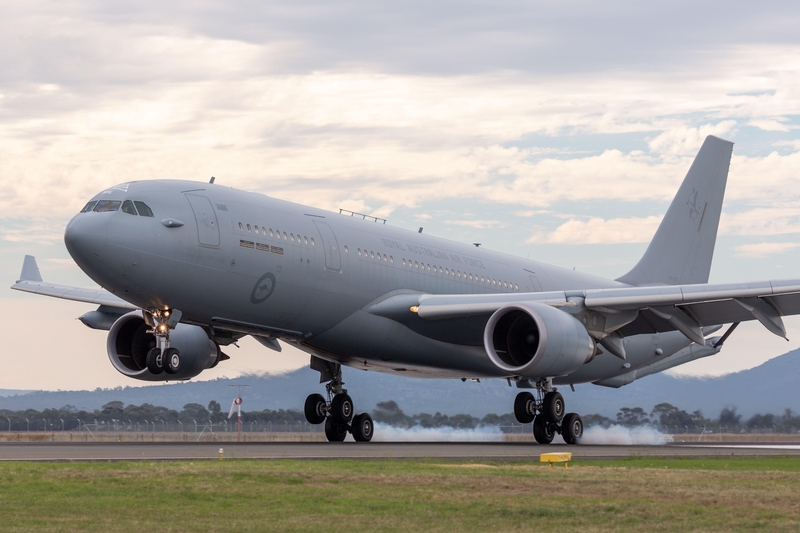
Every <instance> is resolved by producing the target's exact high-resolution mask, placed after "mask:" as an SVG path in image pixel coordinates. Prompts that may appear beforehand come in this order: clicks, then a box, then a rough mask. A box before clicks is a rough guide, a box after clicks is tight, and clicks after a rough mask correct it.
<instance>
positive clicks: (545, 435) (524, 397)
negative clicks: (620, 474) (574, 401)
mask: <svg viewBox="0 0 800 533" xmlns="http://www.w3.org/2000/svg"><path fill="white" fill-rule="evenodd" d="M565 410H566V408H565V404H564V397H563V396H561V393H560V392H558V391H557V390H556V388H555V387H553V384H552V381H551V380H549V379H542V380H540V381H538V382H537V383H536V394H534V393H531V392H520V393H519V394H517V397H516V399H515V400H514V416H516V418H517V421H518V422H520V423H522V424H530V423H531V422H533V438H535V439H536V442H538V443H539V444H550V443H551V442H553V438H554V437H555V435H556V433H559V434H560V435H561V436H562V437H563V439H564V442H566V443H567V444H578V443H580V440H581V437H583V420H582V419H581V417H580V415H579V414H577V413H568V414H564V411H565Z"/></svg>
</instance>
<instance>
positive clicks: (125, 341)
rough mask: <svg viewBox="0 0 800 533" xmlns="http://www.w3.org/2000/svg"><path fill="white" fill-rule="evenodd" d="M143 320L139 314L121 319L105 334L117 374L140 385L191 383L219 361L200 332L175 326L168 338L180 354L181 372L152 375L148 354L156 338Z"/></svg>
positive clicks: (216, 348) (216, 351) (216, 349)
mask: <svg viewBox="0 0 800 533" xmlns="http://www.w3.org/2000/svg"><path fill="white" fill-rule="evenodd" d="M148 329H150V328H149V326H148V325H147V324H146V323H145V321H144V318H143V317H142V313H141V311H133V312H131V313H128V314H127V315H123V316H121V317H119V319H117V321H116V322H114V325H113V326H111V330H110V331H109V332H108V340H107V341H106V349H107V350H108V358H109V359H110V360H111V364H112V365H114V368H116V369H117V370H118V371H119V372H121V373H122V374H125V375H126V376H128V377H129V378H133V379H140V380H142V381H167V380H170V381H175V380H182V379H190V378H193V377H195V376H197V375H198V374H200V372H202V371H203V370H205V369H207V368H212V367H214V366H216V364H217V363H218V362H219V361H220V359H221V357H222V352H221V351H220V349H219V346H218V345H217V344H216V343H215V342H214V341H212V340H211V339H209V338H208V335H206V332H205V331H203V328H200V327H198V326H190V325H188V324H178V325H177V327H176V328H175V329H173V330H172V331H171V332H170V334H169V343H170V346H171V347H175V348H177V349H178V350H180V353H181V368H180V370H179V371H178V373H177V374H167V373H162V374H152V373H150V371H149V370H147V364H146V362H145V358H146V357H147V351H148V350H150V348H153V347H155V345H156V338H155V335H153V334H152V333H148V332H147V330H148Z"/></svg>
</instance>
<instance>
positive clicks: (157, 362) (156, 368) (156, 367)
mask: <svg viewBox="0 0 800 533" xmlns="http://www.w3.org/2000/svg"><path fill="white" fill-rule="evenodd" d="M161 361H162V360H161V349H160V348H150V351H149V352H147V357H146V358H145V363H146V364H147V370H149V371H150V373H151V374H160V373H162V372H163V371H164V367H162V366H161Z"/></svg>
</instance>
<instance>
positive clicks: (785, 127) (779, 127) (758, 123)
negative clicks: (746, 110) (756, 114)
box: [747, 119, 797, 132]
mask: <svg viewBox="0 0 800 533" xmlns="http://www.w3.org/2000/svg"><path fill="white" fill-rule="evenodd" d="M785 121H786V119H778V120H775V119H753V120H750V121H748V123H747V125H748V126H753V127H755V128H758V129H760V130H764V131H784V132H785V131H790V130H793V129H796V128H797V126H792V125H791V124H785Z"/></svg>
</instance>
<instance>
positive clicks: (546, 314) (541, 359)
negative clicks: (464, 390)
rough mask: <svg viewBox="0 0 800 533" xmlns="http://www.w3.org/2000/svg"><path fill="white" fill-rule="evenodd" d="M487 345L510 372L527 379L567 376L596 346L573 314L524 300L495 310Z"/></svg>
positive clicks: (495, 359)
mask: <svg viewBox="0 0 800 533" xmlns="http://www.w3.org/2000/svg"><path fill="white" fill-rule="evenodd" d="M483 344H484V346H485V348H486V353H487V354H488V356H489V359H491V360H492V362H493V363H494V364H495V365H497V366H498V367H499V368H500V369H502V370H503V371H505V372H508V373H509V374H512V375H516V376H522V377H526V378H547V377H555V376H563V375H566V374H569V373H571V372H573V371H575V370H577V369H578V368H579V367H580V366H581V365H583V364H585V363H588V362H589V361H591V360H592V358H593V357H594V355H595V351H596V346H595V342H594V339H592V338H591V337H590V336H589V334H588V333H587V332H586V328H584V327H583V325H582V324H581V323H580V322H579V321H578V320H577V319H575V317H573V316H572V315H570V314H567V313H565V312H563V311H560V310H558V309H556V308H554V307H550V306H549V305H545V304H540V303H533V302H532V303H520V304H514V305H509V306H507V307H503V308H501V309H498V310H497V311H495V313H494V314H493V315H492V316H491V318H490V319H489V321H488V322H487V323H486V329H485V330H484V333H483Z"/></svg>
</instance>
